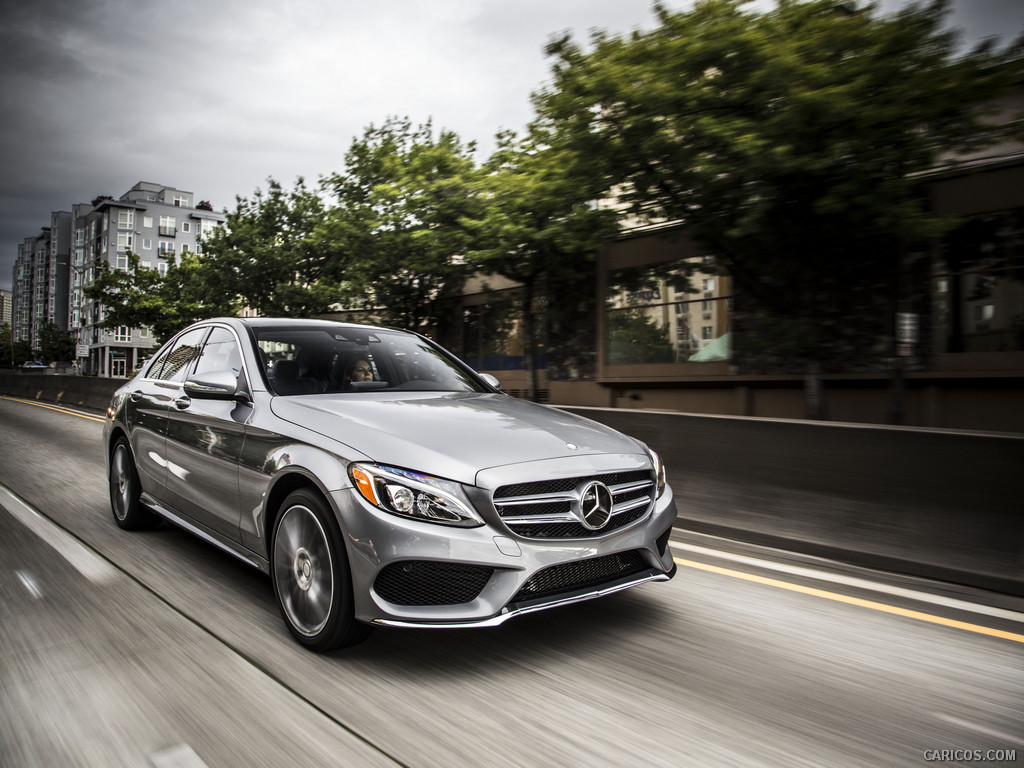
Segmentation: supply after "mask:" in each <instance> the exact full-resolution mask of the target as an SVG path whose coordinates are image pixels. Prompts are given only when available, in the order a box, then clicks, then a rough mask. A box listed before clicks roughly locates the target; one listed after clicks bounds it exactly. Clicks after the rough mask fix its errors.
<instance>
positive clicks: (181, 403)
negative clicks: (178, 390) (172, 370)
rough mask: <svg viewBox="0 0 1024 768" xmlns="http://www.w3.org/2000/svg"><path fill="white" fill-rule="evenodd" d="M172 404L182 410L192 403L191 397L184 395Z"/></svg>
mask: <svg viewBox="0 0 1024 768" xmlns="http://www.w3.org/2000/svg"><path fill="white" fill-rule="evenodd" d="M174 404H175V406H177V407H178V408H179V409H182V410H184V409H185V408H188V407H189V406H190V405H192V398H191V397H189V396H188V395H185V396H183V397H179V398H178V399H177V400H175V401H174Z"/></svg>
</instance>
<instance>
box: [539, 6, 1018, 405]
mask: <svg viewBox="0 0 1024 768" xmlns="http://www.w3.org/2000/svg"><path fill="white" fill-rule="evenodd" d="M655 10H656V13H657V18H658V22H659V24H658V26H657V27H656V28H655V29H653V30H651V31H649V32H635V33H634V34H632V35H631V36H629V37H615V36H609V35H606V34H601V33H598V34H596V35H595V37H594V38H593V41H592V47H591V48H590V50H589V51H585V50H583V49H582V48H581V47H580V46H579V45H578V44H576V43H574V42H573V41H572V40H571V39H570V38H568V37H564V38H561V39H558V40H555V41H553V42H552V43H551V45H550V46H549V53H550V54H552V55H553V56H554V57H555V64H554V79H553V82H552V84H551V86H550V87H549V88H547V89H546V90H544V91H542V92H540V93H538V94H537V95H536V97H535V101H536V104H537V107H538V111H539V114H540V117H541V118H542V119H543V120H545V121H547V122H548V123H549V124H550V125H551V126H552V130H553V135H554V136H556V137H557V140H558V146H560V147H561V148H562V149H563V150H564V153H565V154H564V156H565V158H567V162H570V163H572V164H573V165H578V166H582V167H585V168H591V169H597V171H598V172H600V173H602V174H603V175H604V177H605V185H606V188H607V189H608V190H610V191H612V190H614V193H615V196H616V197H618V198H619V199H620V200H621V201H622V202H623V203H625V204H628V206H629V208H630V210H631V211H632V213H634V214H635V215H637V216H639V217H643V218H648V219H656V220H672V221H681V222H683V223H684V224H685V225H686V227H687V231H688V232H689V234H690V235H691V236H692V237H693V238H694V240H695V241H696V242H697V243H698V244H699V245H700V246H701V247H702V248H703V249H704V251H705V252H706V253H709V254H713V255H715V256H716V257H717V259H718V262H719V263H720V264H722V265H723V266H724V268H725V269H727V270H728V272H729V273H730V274H732V276H733V277H734V279H735V281H736V282H737V283H738V284H739V285H740V286H741V288H742V289H743V291H744V294H745V295H746V297H747V298H748V301H749V302H750V303H751V304H753V305H754V306H755V307H756V309H757V311H758V312H762V313H766V314H767V315H770V316H771V317H772V318H773V319H774V321H775V322H774V327H776V328H777V329H778V333H779V334H780V339H783V340H784V342H785V344H786V345H787V348H788V350H789V352H790V354H792V355H793V356H794V358H795V360H796V361H803V362H802V365H805V366H807V367H808V369H809V370H812V371H813V370H815V369H816V368H817V367H820V366H822V365H825V366H828V365H829V364H831V363H834V362H841V361H849V359H850V356H851V355H861V356H869V355H871V354H874V355H876V356H877V355H879V354H881V355H882V356H887V355H889V354H891V337H892V318H893V315H894V312H893V311H892V310H894V309H895V306H894V300H895V297H894V293H893V283H894V275H895V274H896V270H897V268H898V264H899V261H900V259H901V257H902V255H903V254H904V253H905V252H907V251H908V250H909V249H910V248H911V247H913V246H914V245H916V244H918V243H920V242H922V241H926V240H930V239H931V238H934V237H935V236H936V235H937V234H939V232H940V231H941V229H942V226H941V225H940V223H939V222H938V221H937V220H936V219H935V218H933V217H932V216H931V215H930V214H929V213H928V211H927V208H926V205H925V201H924V199H923V195H922V192H921V185H920V174H922V173H923V172H925V171H927V170H929V169H932V168H934V167H936V166H937V165H938V164H939V162H940V158H941V156H942V155H943V154H944V153H949V152H951V151H957V150H967V149H972V148H976V147H977V146H978V145H979V144H980V143H983V142H984V141H989V140H995V139H997V138H998V137H999V136H1000V135H1001V134H1003V133H1005V132H1006V131H1008V130H1010V129H1011V128H1012V127H1013V126H1011V125H1008V124H999V123H997V121H995V120H994V119H993V118H991V117H990V116H986V115H985V114H983V113H982V112H980V111H979V110H978V109H977V106H978V104H979V102H983V101H985V100H987V99H991V98H993V97H995V96H997V95H999V94H1000V93H1002V92H1003V91H1004V90H1005V89H1006V88H1007V87H1009V85H1010V83H1011V80H1012V77H1013V75H1014V73H1015V71H1017V70H1019V64H1020V60H1021V50H1022V46H1021V43H1019V42H1018V43H1017V44H1015V45H1014V46H1011V47H1008V48H1006V49H1005V50H1003V51H997V50H995V49H994V47H993V45H992V44H991V43H984V44H982V45H980V46H978V47H977V48H976V49H974V50H973V51H971V52H970V53H967V54H964V55H960V54H958V48H957V39H956V35H955V34H953V33H951V32H947V31H943V26H942V25H943V21H944V19H945V17H946V11H947V3H946V2H943V1H942V0H937V1H936V2H933V3H931V4H929V5H927V6H922V5H910V6H907V7H906V8H904V9H903V10H901V11H900V12H899V13H898V14H896V15H893V16H880V15H878V13H877V7H876V6H874V5H868V6H866V7H858V6H854V5H853V4H851V3H836V2H835V1H834V0H807V1H805V2H804V1H800V0H780V2H779V3H778V5H777V7H776V8H775V9H773V10H770V11H765V12H762V11H759V10H755V9H749V10H748V9H747V4H746V3H745V2H742V0H701V1H699V2H697V3H696V4H695V5H694V7H693V8H692V10H688V11H678V12H676V11H670V10H668V9H667V8H666V7H664V6H662V5H660V4H656V6H655ZM853 318H857V319H856V320H855V321H854V320H853ZM886 338H889V340H890V341H889V342H886V341H885V339H886ZM811 415H815V414H813V413H812V414H811Z"/></svg>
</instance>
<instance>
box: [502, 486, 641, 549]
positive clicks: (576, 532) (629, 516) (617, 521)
mask: <svg viewBox="0 0 1024 768" xmlns="http://www.w3.org/2000/svg"><path fill="white" fill-rule="evenodd" d="M616 500H618V497H617V496H616ZM645 512H647V508H646V507H637V508H636V509H631V510H629V511H628V512H623V513H622V514H621V515H616V516H615V517H613V518H612V519H611V520H609V521H608V525H606V526H605V527H604V528H600V529H598V530H596V531H594V530H591V529H590V528H587V527H585V526H583V525H582V524H580V523H543V524H540V525H527V524H525V523H519V524H515V523H510V524H509V526H508V529H509V530H510V531H512V533H515V534H518V535H519V536H525V537H526V538H529V539H586V538H590V537H593V536H604V535H605V534H606V533H608V532H609V531H614V530H617V529H619V528H624V527H626V526H627V525H629V524H630V523H632V522H635V521H637V520H639V519H640V518H641V517H643V516H644V513H645Z"/></svg>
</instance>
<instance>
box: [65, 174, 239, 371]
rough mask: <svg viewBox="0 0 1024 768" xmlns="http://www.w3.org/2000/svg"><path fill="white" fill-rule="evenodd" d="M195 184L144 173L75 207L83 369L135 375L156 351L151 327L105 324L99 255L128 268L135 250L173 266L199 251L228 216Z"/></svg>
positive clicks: (75, 281)
mask: <svg viewBox="0 0 1024 768" xmlns="http://www.w3.org/2000/svg"><path fill="white" fill-rule="evenodd" d="M194 198H195V196H194V195H193V194H192V193H191V192H187V191H184V190H180V189H176V188H174V187H168V186H164V185H161V184H153V183H150V182H145V181H140V182H139V183H137V184H136V185H135V186H133V187H132V188H131V189H129V190H128V191H127V192H125V193H124V194H123V195H121V197H119V198H118V199H116V200H115V199H113V198H103V199H97V200H94V201H93V202H92V204H79V205H76V206H74V207H73V211H72V214H71V217H72V218H73V221H74V226H73V235H72V237H73V244H72V254H71V263H70V273H71V274H70V289H69V293H68V308H69V323H68V327H69V330H70V331H71V332H72V333H73V334H74V335H75V338H76V341H77V352H78V363H79V367H80V368H81V370H82V371H83V372H88V373H96V374H98V375H100V376H115V377H117V376H127V375H128V374H130V373H131V371H132V370H133V369H135V368H136V367H137V366H138V365H139V363H140V362H141V361H142V360H143V359H144V358H145V357H146V356H147V355H148V354H149V352H150V350H151V349H152V347H153V344H154V339H153V336H152V334H151V333H150V331H149V329H148V328H128V327H120V328H116V329H113V330H109V329H104V328H100V327H99V325H100V323H102V322H103V317H104V315H103V312H104V310H103V307H102V306H101V305H100V303H99V302H98V301H94V300H91V299H88V298H86V296H85V289H86V288H87V287H88V286H90V285H92V284H93V283H94V281H95V278H96V273H95V270H96V267H95V264H96V262H97V261H102V262H105V263H107V264H109V265H110V267H111V268H113V269H127V268H128V262H129V259H128V254H129V252H131V253H134V254H136V255H137V256H139V257H140V259H141V261H142V265H143V266H146V267H149V268H152V269H156V270H158V271H159V272H160V273H161V274H164V273H166V271H167V265H168V264H169V263H170V262H171V261H172V259H175V258H178V257H180V256H181V254H182V253H185V252H187V251H191V252H193V253H199V252H201V249H202V240H203V238H204V237H205V236H206V235H208V234H209V232H210V231H211V230H212V228H214V227H217V226H220V225H222V224H223V223H224V221H225V217H224V216H223V215H221V214H217V213H214V212H213V211H212V210H207V209H206V206H204V207H203V208H197V207H196V205H195V199H194Z"/></svg>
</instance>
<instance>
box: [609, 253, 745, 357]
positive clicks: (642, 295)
mask: <svg viewBox="0 0 1024 768" xmlns="http://www.w3.org/2000/svg"><path fill="white" fill-rule="evenodd" d="M704 268H705V264H704V261H703V260H702V259H694V260H690V261H687V260H679V261H675V262H668V263H662V264H656V265H651V266H647V267H630V268H626V269H619V270H614V271H612V272H610V273H609V275H608V289H607V292H606V294H605V339H604V342H605V354H604V359H605V364H606V365H609V366H614V365H648V364H653V363H684V362H709V361H716V360H727V359H729V356H730V354H731V353H730V342H729V331H730V319H731V312H730V311H729V309H728V307H729V302H730V301H731V297H729V296H721V297H708V296H706V295H705V294H706V292H707V291H709V290H713V289H714V281H715V280H716V279H717V278H714V277H707V276H706V275H707V273H706V272H704V271H703V270H704ZM702 273H703V274H702ZM722 279H723V280H724V281H725V282H724V283H723V285H722V291H723V293H727V292H728V291H729V282H728V280H729V279H728V277H723V278H722ZM709 321H710V324H709Z"/></svg>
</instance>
